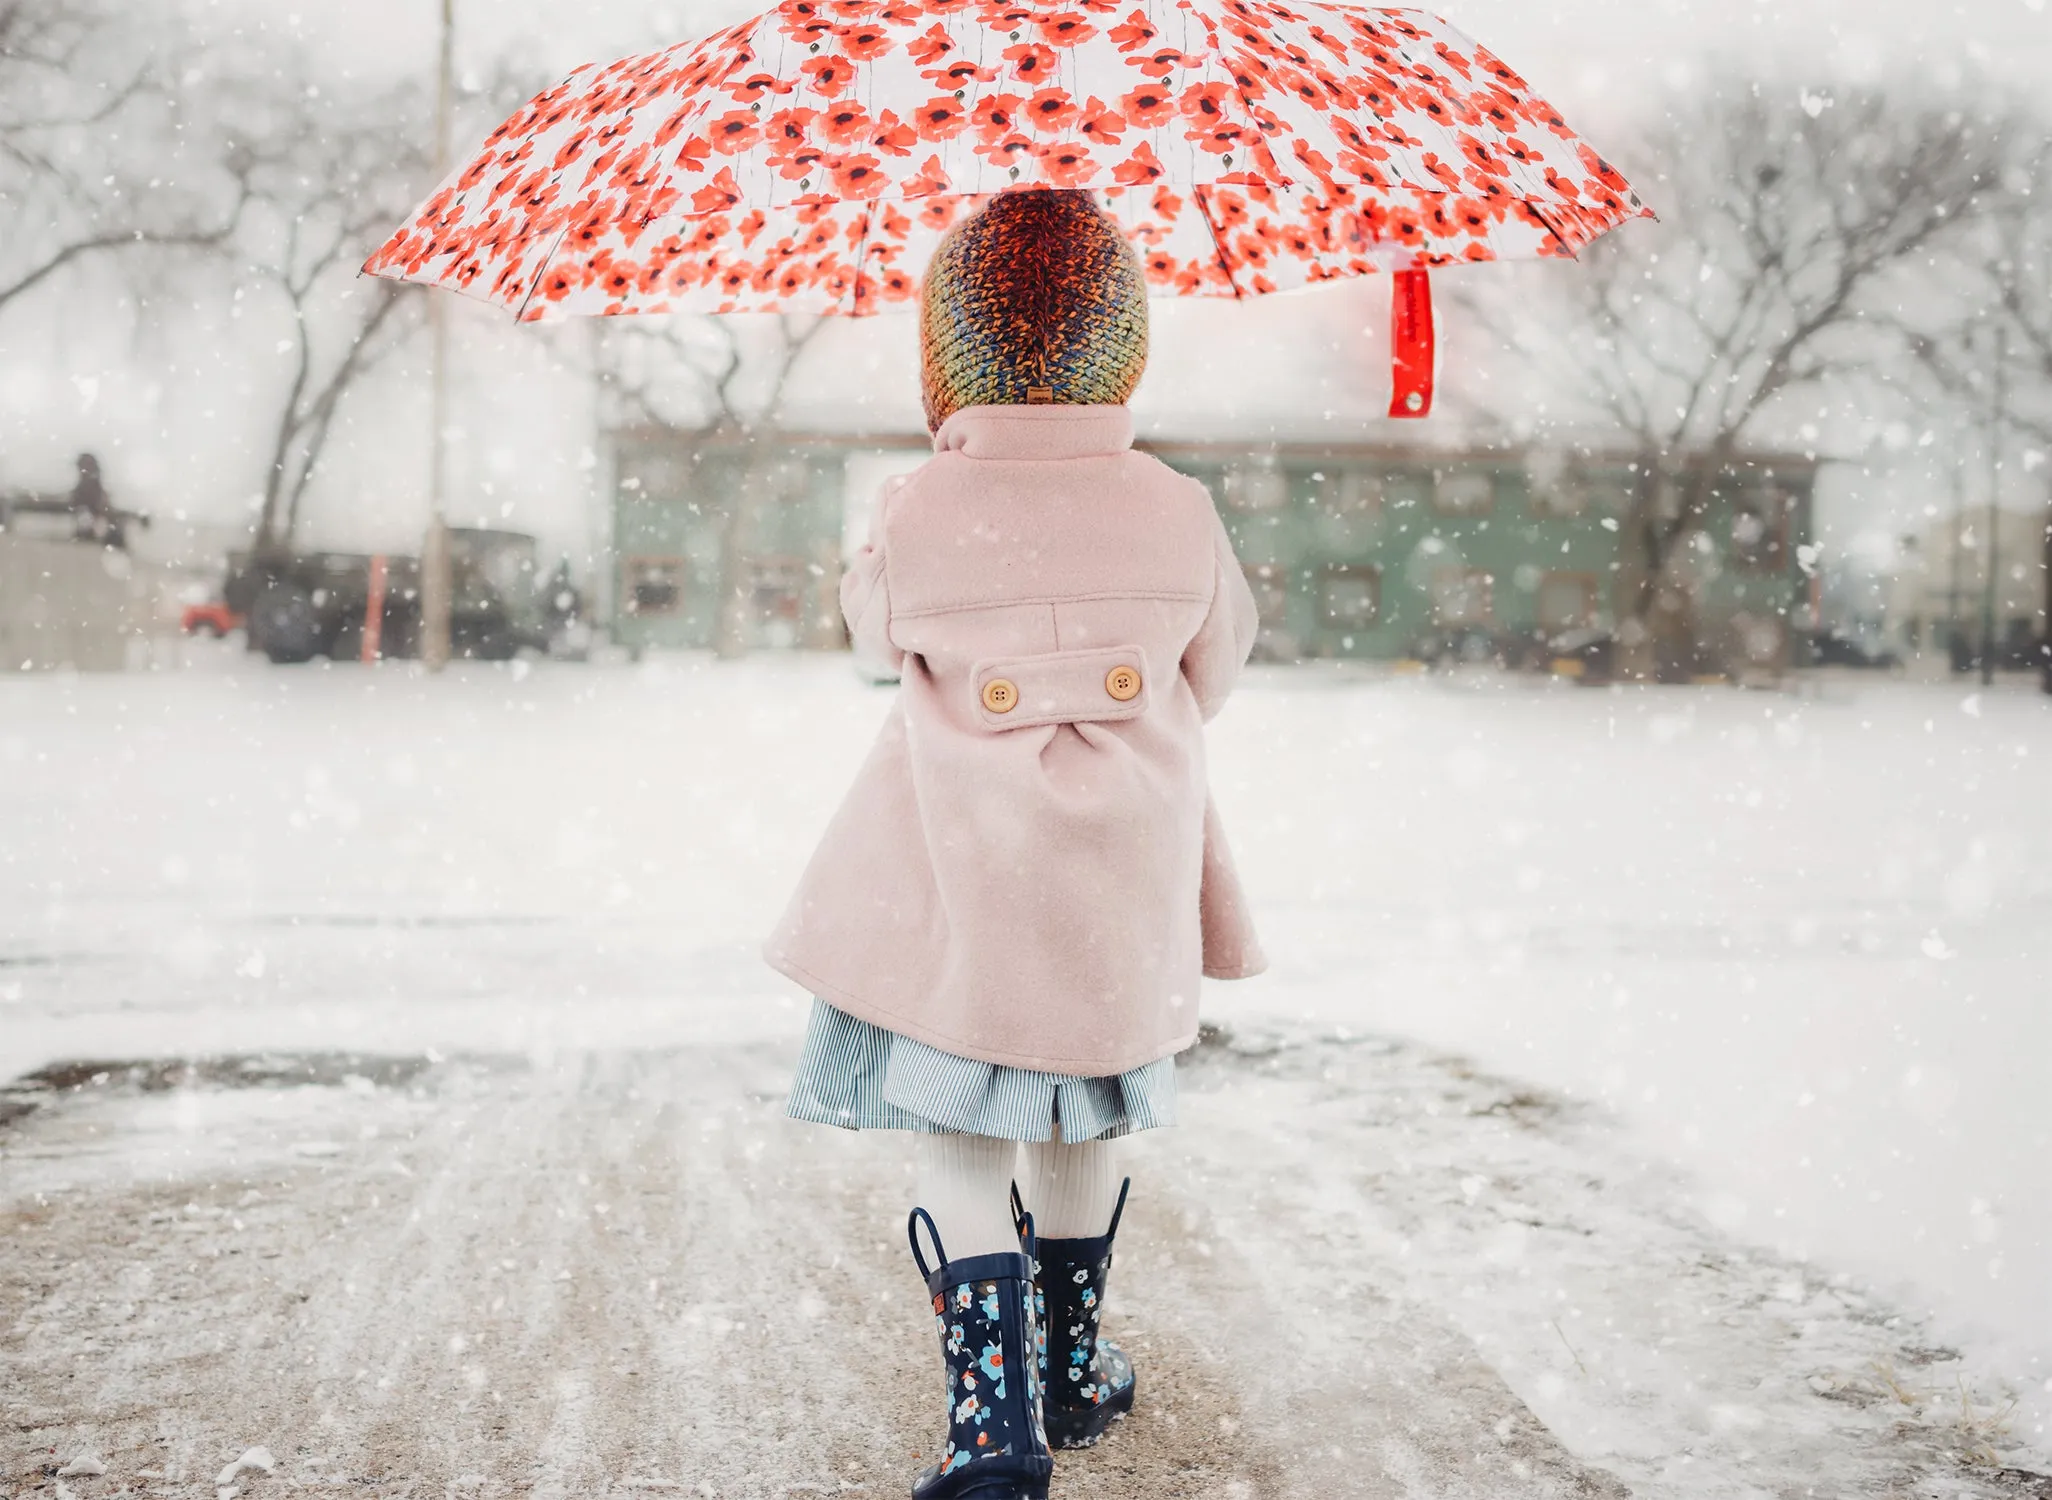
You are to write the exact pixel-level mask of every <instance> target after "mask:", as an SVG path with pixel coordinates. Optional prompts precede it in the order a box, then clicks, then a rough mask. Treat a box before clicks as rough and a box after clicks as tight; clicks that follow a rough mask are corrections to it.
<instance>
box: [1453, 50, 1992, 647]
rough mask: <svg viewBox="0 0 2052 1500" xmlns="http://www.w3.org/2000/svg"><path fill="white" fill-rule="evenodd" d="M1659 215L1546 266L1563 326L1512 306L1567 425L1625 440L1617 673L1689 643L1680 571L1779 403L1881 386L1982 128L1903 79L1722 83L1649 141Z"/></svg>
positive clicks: (1987, 155) (1514, 339)
mask: <svg viewBox="0 0 2052 1500" xmlns="http://www.w3.org/2000/svg"><path fill="white" fill-rule="evenodd" d="M1652 150H1653V151H1654V153H1655V154H1656V155H1657V159H1658V160H1660V161H1661V162H1663V163H1664V169H1663V170H1662V171H1661V172H1660V173H1659V175H1658V180H1657V184H1656V185H1655V186H1654V187H1653V188H1652V189H1651V190H1650V191H1649V197H1651V198H1653V199H1654V201H1655V203H1656V206H1657V207H1658V208H1659V210H1660V212H1661V215H1662V219H1663V223H1662V225H1660V226H1658V227H1653V226H1640V227H1636V228H1632V229H1628V230H1626V231H1624V232H1622V233H1619V234H1615V235H1611V236H1609V237H1607V238H1606V239H1604V240H1602V241H1600V242H1599V243H1598V244H1597V245H1596V246H1595V247H1593V248H1592V249H1591V250H1590V251H1589V252H1588V254H1587V255H1586V256H1585V258H1584V263H1583V265H1582V266H1580V267H1579V268H1577V271H1576V274H1574V275H1573V276H1570V277H1566V278H1563V281H1564V283H1565V286H1566V291H1565V294H1564V295H1563V297H1562V298H1561V300H1560V303H1559V305H1558V312H1559V314H1560V317H1561V320H1562V321H1560V322H1554V321H1552V320H1548V319H1545V318H1540V319H1538V320H1537V322H1536V324H1535V320H1534V318H1533V317H1532V315H1531V306H1530V304H1529V302H1527V303H1525V304H1523V305H1521V306H1520V307H1519V308H1518V309H1517V316H1516V318H1515V320H1513V319H1511V318H1509V317H1508V316H1505V315H1504V313H1503V309H1502V306H1501V304H1498V305H1496V306H1494V307H1492V306H1491V305H1490V304H1488V303H1484V304H1482V308H1481V310H1482V314H1483V316H1484V317H1485V318H1486V319H1488V320H1489V321H1490V322H1491V323H1492V324H1496V325H1499V326H1509V327H1511V328H1513V329H1514V330H1515V331H1514V333H1513V334H1512V335H1511V336H1510V337H1507V338H1506V342H1508V343H1510V344H1511V345H1512V347H1513V348H1515V349H1516V350H1517V351H1518V352H1519V354H1520V355H1521V356H1522V358H1523V359H1524V360H1525V361H1526V362H1527V363H1528V364H1529V365H1530V366H1531V368H1532V370H1533V371H1534V372H1535V373H1536V374H1537V375H1538V376H1539V378H1540V379H1541V380H1543V381H1544V382H1545V384H1546V388H1547V389H1549V390H1550V391H1563V392H1568V393H1571V395H1570V397H1569V400H1570V405H1571V406H1573V405H1575V404H1577V403H1579V405H1580V407H1581V410H1579V411H1576V410H1570V411H1569V412H1567V413H1565V414H1563V413H1561V412H1559V411H1558V410H1556V411H1553V412H1550V413H1549V416H1550V417H1563V416H1564V417H1565V420H1566V421H1567V422H1569V423H1570V424H1572V423H1573V422H1575V421H1576V420H1577V418H1581V419H1584V420H1587V421H1589V422H1591V423H1592V424H1597V425H1601V426H1604V427H1608V428H1609V429H1611V430H1612V431H1614V432H1617V433H1621V434H1622V435H1623V436H1624V439H1625V441H1626V443H1627V444H1628V445H1629V447H1630V448H1631V449H1632V450H1633V451H1634V452H1635V453H1636V455H1637V462H1636V467H1635V483H1634V488H1633V494H1632V498H1631V503H1630V505H1629V508H1628V513H1627V515H1626V516H1625V518H1624V520H1623V523H1622V524H1623V527H1624V537H1623V548H1622V557H1623V559H1624V563H1623V569H1622V577H1621V580H1620V589H1619V597H1618V603H1617V608H1618V614H1619V639H1620V646H1621V648H1622V659H1623V663H1624V666H1625V670H1626V671H1628V672H1630V673H1631V674H1633V675H1639V676H1647V675H1651V674H1652V673H1653V671H1654V670H1655V667H1656V664H1657V662H1658V660H1659V658H1660V656H1661V655H1662V654H1664V653H1663V651H1662V649H1661V642H1662V640H1663V639H1665V640H1666V641H1668V642H1672V641H1674V640H1675V639H1676V638H1677V637H1680V636H1692V626H1691V623H1690V621H1689V620H1688V613H1689V610H1690V608H1691V605H1690V596H1689V587H1688V583H1687V580H1686V579H1685V578H1684V577H1683V576H1682V575H1683V572H1684V570H1683V569H1682V568H1681V567H1680V566H1679V564H1680V562H1681V559H1682V557H1683V556H1684V549H1685V548H1686V547H1687V546H1688V545H1689V544H1690V543H1691V541H1692V540H1693V538H1695V537H1696V536H1697V535H1699V534H1701V532H1702V530H1703V528H1704V526H1705V524H1706V520H1707V516H1708V514H1709V512H1710V510H1711V507H1712V505H1713V502H1714V501H1715V499H1716V496H1717V494H1718V492H1719V489H1720V487H1721V486H1722V485H1723V484H1724V483H1725V482H1726V475H1727V473H1728V469H1729V466H1730V465H1731V464H1732V462H1733V461H1734V460H1735V459H1737V458H1738V457H1739V456H1740V455H1741V453H1742V452H1743V451H1744V450H1745V448H1746V447H1747V446H1748V445H1755V444H1759V443H1761V442H1763V441H1764V440H1765V439H1766V438H1767V436H1768V433H1769V430H1770V429H1772V428H1773V427H1774V426H1775V424H1777V423H1779V424H1781V425H1782V429H1783V430H1786V428H1787V426H1788V425H1789V424H1790V422H1791V417H1790V411H1791V407H1792V405H1793V403H1794V401H1795V399H1796V398H1797V397H1799V396H1803V395H1808V396H1811V397H1816V396H1817V395H1819V394H1820V393H1821V392H1824V391H1826V390H1828V389H1832V388H1839V389H1849V388H1852V387H1853V386H1859V387H1862V388H1870V387H1874V386H1875V385H1876V383H1877V381H1878V382H1879V383H1880V384H1884V385H1885V384H1886V383H1887V381H1888V380H1889V378H1890V376H1889V373H1888V372H1889V371H1890V369H1891V368H1892V366H1891V360H1893V361H1894V362H1895V363H1896V364H1897V365H1899V364H1901V363H1902V362H1903V352H1902V350H1901V348H1900V344H1899V341H1898V339H1897V337H1896V335H1895V333H1894V331H1893V325H1892V319H1893V316H1894V314H1895V313H1896V312H1897V311H1898V310H1899V308H1900V306H1901V304H1902V302H1903V300H1904V299H1905V297H1907V296H1909V295H1910V294H1911V292H1912V291H1913V290H1914V287H1915V284H1916V283H1915V278H1914V276H1913V275H1912V274H1911V273H1912V272H1913V270H1914V269H1915V268H1917V267H1919V266H1920V265H1921V264H1922V261H1923V259H1924V258H1925V257H1927V256H1929V255H1930V254H1931V253H1933V251H1934V249H1935V248H1936V247H1938V246H1939V245H1940V244H1941V242H1943V241H1944V240H1945V239H1946V238H1947V237H1949V236H1951V235H1952V234H1953V233H1955V231H1956V226H1958V225H1959V224H1960V222H1961V221H1962V220H1963V219H1964V218H1965V217H1966V216H1967V215H1969V214H1970V213H1971V212H1972V211H1973V210H1974V208H1975V206H1976V202H1977V195H1978V194H1979V192H1980V191H1981V190H1982V188H1983V187H1984V186H1985V185H1986V183H1987V182H1988V181H1989V180H1990V178H1991V174H1992V172H1993V169H1994V158H1995V146H1994V141H1993V138H1992V133H1991V132H1990V131H1989V130H1988V129H1987V128H1986V127H1985V125H1983V124H1982V123H1981V122H1978V121H1976V120H1974V119H1972V118H1969V117H1965V116H1962V115H1961V114H1959V113H1957V112H1955V111H1949V110H1946V109H1942V108H1938V107H1935V106H1934V107H1925V106H1922V105H1920V104H1919V103H1918V102H1916V99H1915V97H1914V96H1911V95H1906V94H1905V92H1904V91H1901V90H1896V91H1882V90H1876V91H1873V92H1867V93H1857V94H1850V95H1842V96H1839V97H1836V98H1831V97H1826V96H1824V95H1820V94H1814V93H1806V92H1804V91H1801V90H1799V89H1796V88H1794V87H1789V88H1787V89H1786V90H1784V91H1780V92H1770V91H1769V90H1767V89H1766V88H1765V87H1764V86H1761V85H1756V84H1744V83H1741V84H1736V85H1727V86H1725V87H1724V88H1723V89H1721V90H1718V91H1714V92H1712V93H1710V94H1709V95H1707V96H1706V97H1705V98H1704V99H1703V100H1702V101H1701V102H1700V104H1699V105H1697V106H1696V107H1695V108H1693V109H1690V110H1688V111H1687V112H1683V113H1677V114H1675V115H1673V116H1671V117H1670V119H1669V121H1668V124H1667V126H1666V128H1665V129H1664V130H1663V131H1662V132H1661V133H1659V134H1658V135H1656V136H1655V137H1654V138H1653V141H1652Z"/></svg>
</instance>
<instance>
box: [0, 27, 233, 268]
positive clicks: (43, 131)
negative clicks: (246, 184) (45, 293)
mask: <svg viewBox="0 0 2052 1500" xmlns="http://www.w3.org/2000/svg"><path fill="white" fill-rule="evenodd" d="M137 33H138V27H137V23H136V21H135V18H134V17H133V16H132V15H125V14H124V15H117V14H115V13H114V12H112V11H109V10H105V9H102V8H100V7H99V6H97V5H94V4H91V3H86V0H0V219H4V220H5V221H6V222H7V223H8V224H10V225H11V226H17V227H18V232H10V233H9V234H7V235H5V236H0V309H4V308H5V307H6V306H7V304H9V303H10V302H13V301H15V300H16V299H18V298H21V297H25V296H27V295H28V294H29V293H31V292H33V291H35V290H36V289H37V288H39V287H41V286H43V285H44V284H45V283H47V282H49V281H50V280H51V278H53V277H55V276H56V275H57V274H58V273H59V272H60V271H63V270H64V269H65V268H66V267H69V266H72V265H74V264H76V263H78V262H81V261H84V260H86V259H88V258H91V257H93V256H96V255H100V254H103V253H106V252H110V251H115V250H120V249H124V248H130V247H134V246H139V245H140V246H155V247H158V248H168V247H189V248H208V247H214V246H218V245H219V244H221V243H222V242H223V241H224V240H225V239H226V238H227V236H228V235H229V234H230V233H232V232H233V230H234V227H235V223H236V217H237V212H238V209H239V206H240V199H241V194H240V190H239V184H238V183H237V182H236V181H235V180H234V179H233V177H232V175H229V176H225V177H224V176H221V175H220V174H216V173H209V172H203V173H192V172H188V171H184V170H181V171H176V172H173V171H167V170H165V168H166V166H167V159H176V158H178V157H180V155H181V151H180V143H181V140H182V133H181V127H180V121H179V107H178V105H179V101H178V98H177V92H178V91H177V87H176V85H175V84H174V83H173V82H172V81H171V78H170V70H171V69H173V68H174V67H175V66H176V63H175V62H174V60H173V59H174V58H175V57H176V55H177V54H176V52H175V49H165V48H157V47H152V46H150V45H149V44H148V43H147V41H146V40H145V39H144V38H142V37H140V36H138V34H137ZM181 165H184V166H190V165H191V164H190V163H181Z"/></svg>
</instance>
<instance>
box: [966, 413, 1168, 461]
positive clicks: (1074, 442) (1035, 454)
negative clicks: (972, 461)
mask: <svg viewBox="0 0 2052 1500" xmlns="http://www.w3.org/2000/svg"><path fill="white" fill-rule="evenodd" d="M1132 446H1133V412H1132V409H1131V408H1130V407H1124V406H965V407H964V408H962V410H960V411H958V412H956V413H955V414H954V415H953V416H952V417H949V418H948V419H947V421H945V422H943V423H942V424H941V430H940V431H939V432H936V433H935V434H934V435H933V450H934V452H936V453H959V454H961V455H962V456H963V457H964V458H1025V459H1052V458H1097V457H1101V456H1103V455H1105V454H1111V453H1123V452H1125V451H1126V450H1127V449H1128V448H1130V447H1132Z"/></svg>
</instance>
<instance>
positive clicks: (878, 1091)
mask: <svg viewBox="0 0 2052 1500" xmlns="http://www.w3.org/2000/svg"><path fill="white" fill-rule="evenodd" d="M785 1113H787V1114H789V1115H790V1116H791V1117H792V1118H793V1119H796V1120H810V1121H812V1122H813V1123H814V1124H817V1125H839V1126H840V1127H842V1128H843V1129H845V1130H917V1131H926V1132H929V1133H945V1132H957V1133H960V1134H965V1135H988V1136H995V1137H997V1138H998V1139H1000V1140H1011V1141H1045V1140H1052V1139H1053V1138H1054V1134H1055V1130H1056V1128H1057V1127H1059V1128H1060V1130H1061V1138H1062V1139H1063V1140H1065V1141H1099V1140H1112V1139H1114V1138H1116V1137H1118V1136H1123V1135H1131V1134H1133V1133H1134V1132H1136V1131H1141V1130H1153V1129H1156V1128H1158V1127H1160V1126H1164V1125H1173V1124H1175V1123H1176V1060H1175V1059H1174V1058H1173V1057H1164V1058H1162V1059H1161V1060H1160V1061H1159V1062H1151V1063H1148V1064H1147V1065H1146V1066H1145V1067H1140V1068H1135V1069H1133V1070H1132V1071H1131V1072H1129V1073H1121V1074H1119V1075H1118V1076H1117V1077H1115V1078H1071V1077H1069V1076H1067V1075H1065V1074H1061V1073H1036V1072H1034V1071H1032V1070H1031V1069H1029V1068H1010V1067H1006V1066H1004V1065H1003V1064H1001V1063H987V1062H976V1061H974V1060H973V1059H970V1058H966V1057H957V1056H955V1055H954V1054H953V1053H951V1052H943V1051H941V1050H940V1049H939V1048H937V1047H929V1046H927V1045H926V1043H924V1042H915V1041H913V1040H912V1039H911V1038H910V1037H902V1036H899V1035H898V1034H897V1033H896V1032H894V1031H886V1030H885V1029H884V1028H883V1027H881V1026H876V1025H873V1024H871V1023H870V1022H868V1021H858V1020H856V1019H855V1017H853V1016H851V1015H848V1014H847V1013H846V1012H844V1011H839V1010H836V1009H834V1007H833V1006H831V1005H829V1004H827V1003H826V1001H824V1000H819V999H815V1000H814V1001H813V1002H812V1022H811V1025H810V1026H809V1027H808V1029H807V1031H806V1036H805V1049H804V1051H803V1052H802V1053H801V1054H800V1055H799V1058H798V1073H797V1076H796V1077H795V1078H794V1079H793V1080H792V1083H791V1098H790V1102H789V1103H788V1104H787V1105H786V1106H785Z"/></svg>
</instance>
